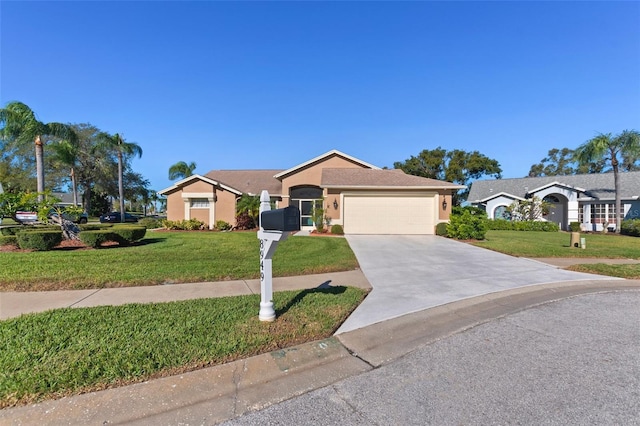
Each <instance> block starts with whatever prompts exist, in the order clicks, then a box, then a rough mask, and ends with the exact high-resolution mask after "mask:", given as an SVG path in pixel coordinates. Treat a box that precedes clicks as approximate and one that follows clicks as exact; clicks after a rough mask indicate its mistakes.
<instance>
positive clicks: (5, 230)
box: [0, 226, 24, 236]
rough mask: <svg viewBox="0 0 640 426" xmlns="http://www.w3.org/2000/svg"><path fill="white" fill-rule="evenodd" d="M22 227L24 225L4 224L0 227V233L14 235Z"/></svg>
mask: <svg viewBox="0 0 640 426" xmlns="http://www.w3.org/2000/svg"><path fill="white" fill-rule="evenodd" d="M22 228H24V226H5V227H4V228H0V235H4V236H10V235H16V233H18V232H20V230H21V229H22Z"/></svg>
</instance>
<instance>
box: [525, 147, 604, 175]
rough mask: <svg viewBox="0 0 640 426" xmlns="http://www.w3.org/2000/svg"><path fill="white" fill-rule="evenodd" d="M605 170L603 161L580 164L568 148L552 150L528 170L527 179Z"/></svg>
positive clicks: (573, 152) (572, 151)
mask: <svg viewBox="0 0 640 426" xmlns="http://www.w3.org/2000/svg"><path fill="white" fill-rule="evenodd" d="M605 168H606V163H605V162H604V161H603V160H594V161H593V162H590V163H584V164H581V163H580V162H578V160H577V159H576V156H575V151H574V150H572V149H569V148H562V149H558V148H553V149H550V150H549V152H548V153H547V156H546V157H545V158H543V159H542V161H541V162H539V163H538V164H534V165H532V166H531V168H530V169H529V175H528V176H529V177H536V176H566V175H575V174H585V173H602V172H603V171H604V170H605Z"/></svg>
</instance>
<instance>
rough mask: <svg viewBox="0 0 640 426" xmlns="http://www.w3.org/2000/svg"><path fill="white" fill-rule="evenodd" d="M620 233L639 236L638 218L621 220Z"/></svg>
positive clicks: (639, 223) (639, 225)
mask: <svg viewBox="0 0 640 426" xmlns="http://www.w3.org/2000/svg"><path fill="white" fill-rule="evenodd" d="M620 233H621V234H623V235H629V236H631V237H640V219H627V220H623V221H622V223H621V224H620Z"/></svg>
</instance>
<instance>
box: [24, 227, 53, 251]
mask: <svg viewBox="0 0 640 426" xmlns="http://www.w3.org/2000/svg"><path fill="white" fill-rule="evenodd" d="M16 237H17V240H18V247H20V248H21V249H25V250H37V251H46V250H51V249H52V248H54V247H55V246H57V245H58V244H60V243H61V242H62V231H60V230H57V231H49V230H45V231H41V230H37V229H34V230H29V231H28V232H27V231H22V232H18V233H17V234H16Z"/></svg>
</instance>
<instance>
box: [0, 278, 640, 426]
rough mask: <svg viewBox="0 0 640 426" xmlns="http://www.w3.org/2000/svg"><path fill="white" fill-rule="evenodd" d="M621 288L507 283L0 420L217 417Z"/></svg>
mask: <svg viewBox="0 0 640 426" xmlns="http://www.w3.org/2000/svg"><path fill="white" fill-rule="evenodd" d="M619 291H636V292H637V291H640V281H631V280H612V281H607V280H596V281H579V282H565V283H554V284H542V285H534V286H528V287H524V288H517V289H510V290H505V291H502V292H499V293H492V294H489V295H484V296H478V297H474V298H469V299H465V300H461V301H457V302H453V303H449V304H446V305H442V306H438V307H435V308H432V309H427V310H424V311H420V312H416V313H413V314H408V315H404V316H401V317H397V318H394V319H392V320H388V321H384V322H379V323H376V324H374V325H370V326H367V327H363V328H359V329H357V330H354V331H350V332H347V333H343V334H341V335H338V336H336V337H332V338H329V339H325V340H322V341H318V342H311V343H307V344H304V345H300V346H297V347H293V348H287V349H283V350H279V351H274V352H271V353H267V354H262V355H258V356H255V357H251V358H248V359H244V360H239V361H235V362H232V363H228V364H223V365H219V366H215V367H210V368H206V369H203V370H198V371H194V372H191V373H186V374H181V375H177V376H170V377H166V378H162V379H157V380H152V381H149V382H144V383H139V384H135V385H130V386H124V387H120V388H114V389H108V390H104V391H100V392H93V393H88V394H84V395H77V396H72V397H67V398H62V399H59V400H52V401H45V402H43V403H40V404H34V405H30V406H24V407H17V408H11V409H4V410H0V424H3V425H4V424H6V425H61V424H83V425H98V424H131V425H147V424H154V425H175V424H184V425H191V424H193V425H201V424H215V423H219V422H222V421H225V420H228V419H232V418H235V417H238V416H240V415H242V414H244V413H247V412H250V411H255V410H258V409H261V408H264V407H267V406H270V405H273V404H276V403H279V402H282V401H285V400H287V399H290V398H293V397H295V396H298V395H302V394H305V393H307V392H309V391H311V390H314V389H319V388H322V387H324V386H327V385H329V384H332V383H335V382H337V381H339V380H342V379H344V378H347V377H352V376H356V375H358V374H361V373H364V372H368V371H371V370H373V369H376V368H378V367H380V366H382V365H387V364H389V363H390V362H392V361H395V360H398V359H399V358H400V357H403V356H404V355H407V354H409V353H411V352H413V351H415V350H416V349H418V348H420V347H422V346H424V345H426V344H429V343H431V342H434V341H437V340H439V339H442V338H444V337H447V336H451V335H452V334H455V333H458V332H461V331H464V330H468V329H470V328H472V327H475V326H476V325H479V324H484V323H487V322H490V321H492V320H494V319H496V318H501V317H504V316H506V315H509V314H512V313H516V312H520V311H523V310H525V309H527V308H530V307H534V306H539V305H541V304H544V303H547V302H550V301H555V300H561V299H566V298H570V297H572V296H576V295H582V294H590V293H601V292H619ZM593 326H594V327H595V326H597V324H594V325H593Z"/></svg>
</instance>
